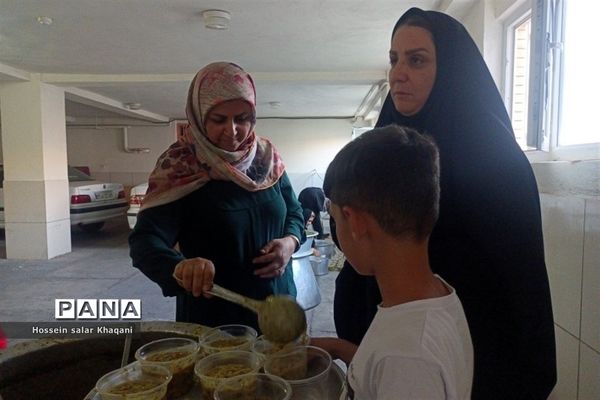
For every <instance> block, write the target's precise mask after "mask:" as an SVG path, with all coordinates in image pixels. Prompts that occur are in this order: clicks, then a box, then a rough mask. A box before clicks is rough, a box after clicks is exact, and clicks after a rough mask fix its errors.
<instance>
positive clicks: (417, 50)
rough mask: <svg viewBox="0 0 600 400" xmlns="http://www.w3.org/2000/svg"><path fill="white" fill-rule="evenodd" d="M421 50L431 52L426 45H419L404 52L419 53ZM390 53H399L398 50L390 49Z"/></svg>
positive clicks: (393, 54)
mask: <svg viewBox="0 0 600 400" xmlns="http://www.w3.org/2000/svg"><path fill="white" fill-rule="evenodd" d="M421 51H424V52H425V53H429V50H428V49H426V48H425V47H417V48H415V49H408V50H405V51H404V54H414V53H419V52H421ZM390 55H391V56H396V55H398V52H397V51H396V50H390Z"/></svg>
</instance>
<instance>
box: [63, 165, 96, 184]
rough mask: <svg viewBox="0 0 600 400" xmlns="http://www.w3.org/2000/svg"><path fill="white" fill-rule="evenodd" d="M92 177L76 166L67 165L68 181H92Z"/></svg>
mask: <svg viewBox="0 0 600 400" xmlns="http://www.w3.org/2000/svg"><path fill="white" fill-rule="evenodd" d="M93 180H94V179H93V178H92V177H91V176H89V175H87V174H85V173H83V172H81V171H80V170H78V169H77V168H73V167H69V182H83V181H93Z"/></svg>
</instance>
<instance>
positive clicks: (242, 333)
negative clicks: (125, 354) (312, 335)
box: [93, 325, 332, 400]
mask: <svg viewBox="0 0 600 400" xmlns="http://www.w3.org/2000/svg"><path fill="white" fill-rule="evenodd" d="M308 341H309V339H308V337H307V336H305V335H303V336H301V337H300V338H298V339H297V340H296V341H294V342H292V343H287V344H278V343H271V342H269V341H268V340H266V339H265V338H264V337H262V336H261V337H260V338H257V332H256V330H254V329H253V328H251V327H248V326H244V325H224V326H219V327H216V328H213V329H211V330H209V331H208V332H206V333H205V334H204V335H202V336H201V337H200V340H199V341H198V340H194V339H189V338H182V337H172V338H166V339H160V340H155V341H152V342H149V343H147V344H145V345H143V346H141V347H140V348H139V349H137V351H136V352H135V358H136V360H137V361H135V362H134V363H132V364H129V365H127V366H125V367H123V368H120V369H117V370H115V371H112V372H109V373H108V374H106V375H104V376H103V377H102V378H100V379H99V380H98V382H97V384H96V392H97V394H98V397H93V399H94V400H96V399H101V400H175V399H186V400H187V399H203V400H209V399H215V400H233V399H237V400H256V399H259V400H300V399H302V400H313V399H314V400H316V399H319V400H320V399H328V398H330V396H329V392H328V387H327V385H328V378H329V371H330V369H331V364H332V363H331V357H330V356H329V354H328V353H327V352H325V351H324V350H322V349H320V348H317V347H313V346H308V345H306V343H307V342H308ZM263 372H264V373H263Z"/></svg>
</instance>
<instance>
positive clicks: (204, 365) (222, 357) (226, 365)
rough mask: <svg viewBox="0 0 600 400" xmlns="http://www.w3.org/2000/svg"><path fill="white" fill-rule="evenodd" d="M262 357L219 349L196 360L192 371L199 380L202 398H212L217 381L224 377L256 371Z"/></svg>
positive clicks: (251, 353) (246, 352)
mask: <svg viewBox="0 0 600 400" xmlns="http://www.w3.org/2000/svg"><path fill="white" fill-rule="evenodd" d="M261 367H262V357H261V356H260V355H258V354H256V353H253V352H250V351H242V350H231V351H221V352H219V353H214V354H211V355H209V356H207V357H204V358H203V359H201V360H198V362H196V366H195V367H194V373H195V374H196V377H197V378H198V381H199V382H200V388H201V390H202V396H203V397H202V398H203V399H212V398H213V394H214V391H215V389H216V388H217V386H218V385H219V383H221V382H222V381H223V380H224V379H226V378H231V377H234V376H238V375H244V374H248V373H253V372H258V371H259V370H260V368H261Z"/></svg>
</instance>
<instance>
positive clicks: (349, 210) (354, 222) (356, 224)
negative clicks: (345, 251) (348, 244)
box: [342, 206, 368, 240]
mask: <svg viewBox="0 0 600 400" xmlns="http://www.w3.org/2000/svg"><path fill="white" fill-rule="evenodd" d="M342 213H343V214H344V217H345V218H346V219H347V221H348V226H349V227H350V233H351V234H352V238H353V239H354V240H358V239H360V238H362V237H363V236H365V235H366V234H367V226H368V224H367V215H366V214H365V213H364V212H363V211H361V210H358V209H356V208H354V207H351V206H344V207H342Z"/></svg>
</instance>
